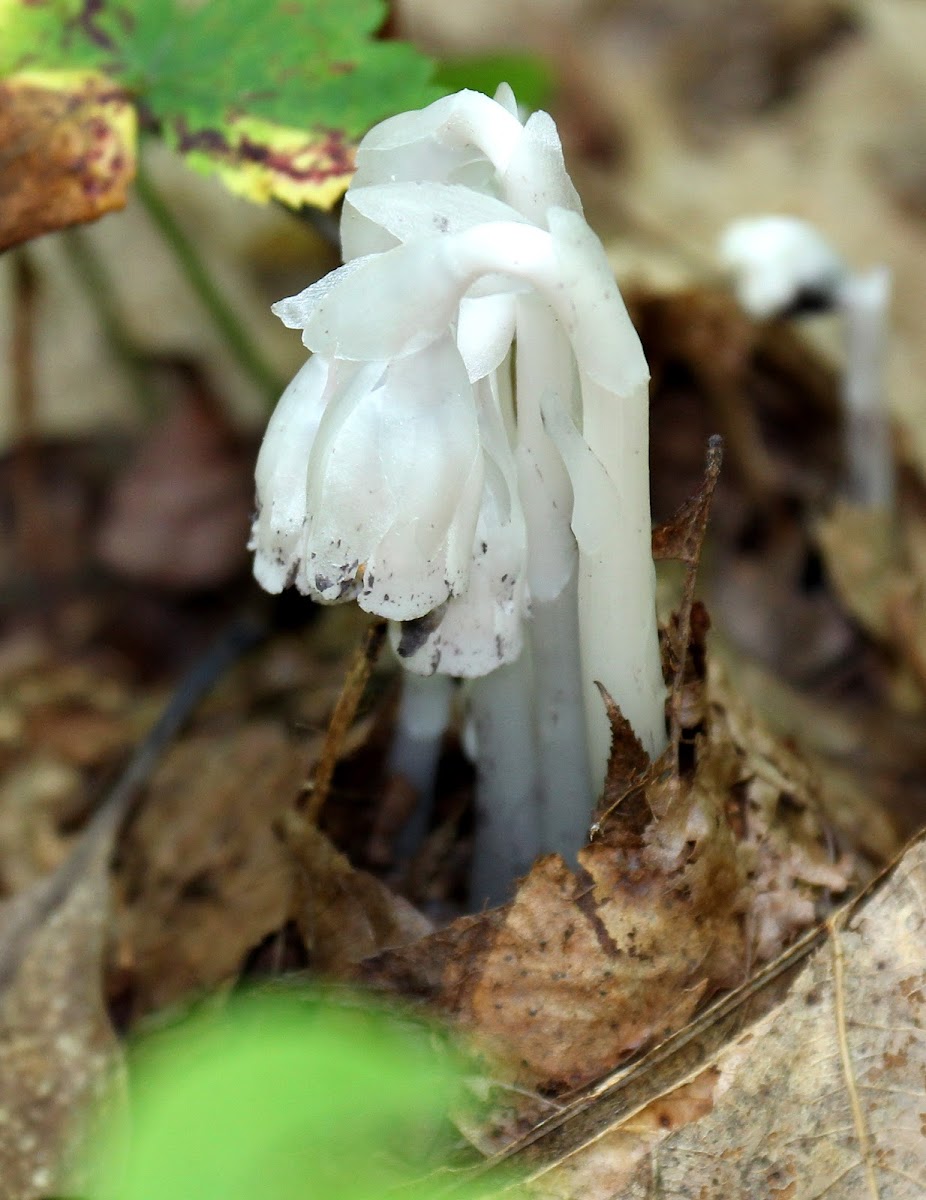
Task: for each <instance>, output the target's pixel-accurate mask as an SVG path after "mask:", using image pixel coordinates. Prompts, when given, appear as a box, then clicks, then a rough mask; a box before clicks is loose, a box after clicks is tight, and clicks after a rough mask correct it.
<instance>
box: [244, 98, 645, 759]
mask: <svg viewBox="0 0 926 1200" xmlns="http://www.w3.org/2000/svg"><path fill="white" fill-rule="evenodd" d="M341 235H342V244H343V254H344V259H345V265H344V266H343V267H341V268H339V269H338V270H336V271H334V272H332V273H331V274H330V275H328V276H327V277H326V278H324V279H322V280H321V281H320V282H318V283H316V284H313V285H312V286H311V287H309V288H307V289H306V290H305V291H303V292H301V293H300V294H299V295H298V296H293V297H291V298H289V299H287V300H282V301H280V302H279V303H278V304H276V305H275V306H274V312H275V313H276V314H277V315H278V316H279V317H280V318H281V319H282V320H283V321H284V323H285V324H287V325H288V326H290V327H292V328H299V329H302V330H303V341H304V342H305V345H306V346H307V347H308V348H309V349H310V350H311V351H313V355H312V357H311V358H310V359H309V361H308V362H307V363H306V365H305V366H304V367H303V369H302V370H301V371H300V372H299V374H298V375H297V376H296V377H295V379H294V380H293V381H292V383H291V384H290V386H289V388H288V389H287V391H286V392H285V394H284V395H283V397H282V399H281V400H280V403H279V406H278V407H277V410H276V412H275V413H274V415H273V418H272V419H271V422H270V425H269V427H268V429H267V433H266V437H265V440H264V444H263V447H262V450H261V453H260V458H259V460H258V465H257V496H258V515H257V518H256V520H255V524H254V530H253V536H252V548H253V549H254V550H255V551H256V558H255V567H254V569H255V574H256V576H257V578H258V580H259V582H260V583H261V584H262V585H263V586H264V587H265V588H266V589H267V590H269V591H272V592H278V591H280V590H281V589H282V588H284V587H285V586H287V585H290V584H295V586H296V587H297V588H299V590H300V591H301V592H303V593H305V594H306V595H309V596H312V597H313V598H314V599H316V600H320V601H323V602H334V601H338V600H347V599H355V600H356V601H357V602H358V603H359V605H360V606H361V607H362V608H364V609H366V610H368V611H369V612H372V613H377V614H379V615H381V616H384V617H388V618H389V619H390V620H392V621H393V622H395V623H397V624H396V625H394V627H393V641H394V644H395V646H396V649H397V651H398V653H399V655H400V657H401V658H402V659H403V661H404V663H405V665H406V666H407V667H408V668H410V669H411V670H413V671H416V672H418V673H420V674H429V673H431V672H433V671H435V670H437V671H440V672H441V673H445V674H449V675H456V676H469V677H475V676H482V675H485V674H487V673H488V672H489V671H491V670H493V669H494V668H496V667H498V666H499V665H501V664H504V663H508V662H513V661H514V660H516V659H517V658H518V657H519V655H520V653H521V649H522V643H523V640H524V619H525V617H526V616H528V615H529V612H530V608H531V605H533V604H537V603H543V602H548V601H550V600H552V599H553V598H554V597H556V596H557V595H558V594H559V593H560V592H561V591H562V589H563V588H564V586H565V585H566V583H567V581H568V580H569V579H570V577H572V578H573V580H574V579H575V572H576V562H577V555H578V554H579V552H581V555H582V556H584V558H585V559H586V560H587V561H588V562H589V563H593V562H597V561H600V560H603V559H605V558H607V559H608V560H609V567H608V570H609V571H610V572H611V577H612V579H613V578H614V577H615V573H616V577H618V578H620V577H621V576H622V575H623V574H626V573H627V572H628V571H637V572H640V571H642V575H643V586H642V600H640V601H639V602H636V601H634V602H632V603H631V608H632V609H634V611H629V610H628V609H627V607H626V603H629V602H626V603H622V596H621V594H620V592H621V589H620V587H618V589H617V591H615V590H614V589H613V588H611V589H610V591H608V589H604V590H605V591H606V592H607V598H606V599H604V600H602V601H594V603H598V604H599V607H601V605H602V604H603V605H604V608H605V609H608V608H609V607H610V612H609V613H607V618H608V619H610V621H611V622H613V623H614V624H615V625H620V626H623V625H624V624H625V623H626V624H627V625H628V626H629V627H631V628H632V630H633V633H632V635H631V636H636V637H639V638H641V639H644V640H647V639H648V642H649V644H650V646H651V649H650V650H648V651H647V652H646V654H645V655H644V658H645V659H646V665H645V667H644V668H642V669H640V670H637V668H631V672H632V673H633V671H636V674H637V675H638V676H642V675H643V674H646V675H648V676H649V677H650V678H648V679H647V680H646V681H644V682H641V680H640V679H639V678H638V679H637V686H638V687H642V688H643V689H644V690H646V689H647V688H648V689H649V691H650V692H651V693H653V691H654V689H655V693H654V694H659V693H660V689H661V686H662V683H661V677H659V666H658V653H657V652H656V651H655V649H654V648H655V644H656V641H655V615H654V612H653V604H652V563H651V559H650V556H649V537H650V529H649V500H648V472H647V462H646V457H647V419H648V416H647V404H646V386H647V378H648V372H647V367H646V362H645V359H644V357H643V353H642V350H641V348H640V344H639V340H638V338H637V335H636V333H635V331H634V330H633V327H632V325H631V323H630V320H629V317H628V315H627V311H626V309H625V307H624V303H623V300H622V299H621V296H620V293H619V291H618V289H617V286H616V284H615V282H614V278H613V275H612V272H611V270H610V268H609V265H608V262H607V259H606V256H605V254H604V251H603V249H602V246H601V243H600V242H599V241H598V239H597V237H596V236H595V235H594V234H593V233H592V231H591V230H590V229H589V227H588V225H587V224H586V222H585V220H584V218H583V216H582V209H581V204H580V202H579V199H578V196H577V194H576V192H575V189H574V188H573V186H572V183H571V181H570V179H569V177H568V175H567V173H566V171H565V167H564V164H563V155H562V150H561V147H560V142H559V138H558V135H557V132H556V128H555V126H554V124H553V121H552V119H551V118H550V117H549V116H548V115H547V114H546V113H542V112H538V113H534V114H533V115H532V116H531V117H530V118H529V119H528V120H527V121H526V122H525V123H522V122H521V120H520V119H519V117H518V113H517V107H516V104H515V102H514V97H513V95H512V94H511V91H510V89H508V88H507V87H505V86H503V87H502V88H501V89H500V90H499V93H498V94H497V95H496V97H495V99H494V100H493V99H490V98H489V97H487V96H483V95H480V94H478V93H475V92H469V91H464V92H460V93H458V94H456V95H453V96H448V97H446V98H444V99H442V100H438V101H437V102H436V103H434V104H432V105H430V106H429V107H427V108H425V109H423V110H421V111H419V112H411V113H404V114H402V115H400V116H397V117H394V118H392V119H390V120H387V121H384V122H383V123H382V124H380V125H378V126H377V127H376V128H375V129H373V130H372V131H371V132H370V133H369V134H368V135H367V136H366V137H365V138H364V140H363V142H362V143H361V145H360V147H359V150H358V154H357V173H356V176H355V178H354V180H353V183H352V184H351V187H350V189H349V191H348V192H347V195H346V198H345V204H344V210H343V217H342V226H341ZM615 527H622V528H624V530H625V533H624V534H622V535H621V539H622V540H621V545H623V546H624V547H625V548H624V549H623V550H620V549H619V550H618V551H616V552H615V544H616V543H615V535H614V533H613V531H614V529H615ZM626 531H629V532H626ZM627 546H629V547H630V548H629V549H627ZM615 553H616V556H617V560H618V561H615ZM579 573H580V583H579V590H580V593H581V591H582V586H583V585H582V582H581V576H582V571H581V569H580V572H579ZM599 590H601V589H599ZM591 591H592V592H594V591H595V587H594V586H591ZM603 594H604V593H603ZM594 603H593V606H594ZM615 605H616V606H617V611H614V606H615ZM580 606H581V600H580ZM636 610H639V611H636ZM603 616H605V613H604V610H603V611H602V614H600V615H599V617H597V618H595V619H602V617H603ZM602 636H604V630H602ZM654 663H655V668H654V667H653V664H654ZM598 677H599V678H604V679H605V682H606V683H607V682H608V681H607V677H606V672H603V673H602V674H599V676H598ZM608 686H609V687H612V688H613V685H612V684H610V683H608ZM619 690H620V689H618V691H619ZM596 702H597V697H596ZM621 702H622V703H624V701H623V700H622V701H621ZM632 708H633V706H632V704H631V711H629V712H628V710H627V708H626V707H625V712H628V716H629V717H630V719H631V721H632V722H634V723H635V725H636V724H637V722H635V721H634V713H633V711H632ZM657 709H658V711H659V713H660V714H661V708H660V707H658V705H657ZM659 736H660V735H659V734H656V735H654V736H653V737H651V738H648V739H645V740H649V741H650V742H651V743H652V742H653V741H654V740H655V741H658V738H659Z"/></svg>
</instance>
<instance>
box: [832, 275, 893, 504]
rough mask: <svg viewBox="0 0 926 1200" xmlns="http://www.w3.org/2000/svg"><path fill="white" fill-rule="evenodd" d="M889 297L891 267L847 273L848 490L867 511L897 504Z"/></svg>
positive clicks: (843, 306) (843, 301) (842, 292)
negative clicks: (887, 367) (887, 372)
mask: <svg viewBox="0 0 926 1200" xmlns="http://www.w3.org/2000/svg"><path fill="white" fill-rule="evenodd" d="M890 295H891V276H890V272H889V271H888V269H887V268H886V267H876V268H875V269H874V270H871V271H867V272H865V273H864V274H860V275H848V276H847V277H846V278H845V280H844V281H843V283H842V286H841V287H840V289H839V292H838V297H839V306H840V310H841V312H842V316H843V321H844V323H845V341H846V366H845V371H844V374H843V382H842V391H843V414H844V420H845V443H846V473H847V478H846V482H845V488H846V491H847V493H848V496H849V499H850V500H852V501H853V502H854V503H856V504H861V505H864V506H865V507H867V508H883V509H891V508H892V507H893V504H894V490H895V478H894V456H893V453H892V449H891V426H890V416H889V413H888V409H887V404H886V403H885V397H884V380H883V376H884V358H885V351H886V347H887V337H888V309H889V305H890Z"/></svg>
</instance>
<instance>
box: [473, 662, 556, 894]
mask: <svg viewBox="0 0 926 1200" xmlns="http://www.w3.org/2000/svg"><path fill="white" fill-rule="evenodd" d="M469 705H470V719H471V721H472V724H473V730H474V733H475V738H476V751H477V754H476V831H475V837H474V845H473V867H472V875H471V877H470V902H471V905H472V907H473V909H480V908H482V907H484V906H490V907H491V906H494V905H497V904H504V903H505V901H507V900H510V899H511V895H512V892H513V883H514V880H515V879H517V878H518V877H519V876H522V875H526V874H527V872H528V871H529V870H530V868H531V864H532V863H533V861H534V859H535V858H536V857H537V854H538V853H539V846H540V837H539V819H538V812H537V770H538V756H537V746H536V740H535V737H534V724H533V713H532V708H531V664H530V661H529V655H528V654H527V653H526V652H525V653H522V654H521V657H520V658H519V659H518V660H517V662H513V663H510V664H509V665H508V666H505V667H499V668H498V670H496V671H492V672H490V673H489V674H488V675H483V676H482V678H480V679H474V680H473V681H472V682H471V683H470V684H469Z"/></svg>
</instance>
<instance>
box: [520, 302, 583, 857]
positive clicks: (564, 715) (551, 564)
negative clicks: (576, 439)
mask: <svg viewBox="0 0 926 1200" xmlns="http://www.w3.org/2000/svg"><path fill="white" fill-rule="evenodd" d="M517 335H518V342H517V411H518V439H519V444H518V447H517V454H518V467H519V480H520V492H521V499H522V504H523V508H524V517H525V522H526V526H527V543H528V546H529V548H530V551H529V558H528V579H529V586H530V594H531V620H530V622H529V625H528V631H529V638H530V645H531V654H532V660H533V669H534V686H533V703H534V721H535V727H536V730H537V750H538V764H539V768H540V775H539V783H540V796H539V800H540V842H541V849H542V851H543V852H545V853H550V852H554V851H555V852H556V853H559V854H562V855H563V856H564V858H566V859H567V860H569V861H570V863H572V864H573V865H574V864H575V861H576V854H577V852H578V850H579V848H580V847H581V846H582V845H584V843H585V842H586V840H587V838H588V831H589V825H590V824H591V814H592V809H593V807H594V794H593V791H592V784H591V777H590V774H589V764H588V752H587V746H586V740H587V739H586V728H585V712H584V708H583V703H582V675H581V668H580V654H579V620H578V609H577V573H576V564H577V557H578V555H577V550H576V541H575V536H574V534H573V532H572V529H571V527H570V520H571V517H572V509H573V491H572V484H571V483H570V481H569V476H568V474H567V472H566V468H565V465H564V463H563V461H562V459H561V458H560V455H559V451H558V450H557V448H556V446H555V445H554V444H553V442H552V441H551V439H550V438H549V436H548V435H547V433H546V431H545V430H544V428H543V422H542V417H541V404H540V399H541V395H543V394H548V395H551V396H554V397H556V401H557V402H558V403H559V404H560V405H564V404H566V403H567V402H568V398H569V397H570V395H571V393H572V391H573V388H572V383H573V379H572V376H573V367H572V358H571V355H570V353H569V345H568V343H567V341H566V339H565V337H564V336H563V333H562V331H561V329H560V328H559V326H558V325H557V323H556V321H555V319H554V317H553V313H552V311H551V310H550V308H549V306H548V305H547V304H546V303H544V302H543V301H541V300H539V299H538V298H537V297H535V296H530V297H525V298H522V299H520V300H519V302H518V323H517Z"/></svg>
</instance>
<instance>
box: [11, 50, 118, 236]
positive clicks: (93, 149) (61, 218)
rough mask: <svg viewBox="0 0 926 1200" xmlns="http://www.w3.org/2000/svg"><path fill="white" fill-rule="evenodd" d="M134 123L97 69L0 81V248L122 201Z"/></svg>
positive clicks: (92, 217)
mask: <svg viewBox="0 0 926 1200" xmlns="http://www.w3.org/2000/svg"><path fill="white" fill-rule="evenodd" d="M0 36H2V35H0ZM135 125H136V118H135V109H134V107H133V105H132V104H131V103H130V102H129V100H128V99H127V97H126V95H125V93H124V92H122V91H121V90H120V89H119V88H118V87H116V86H114V85H113V84H112V83H111V82H110V81H109V80H107V79H105V78H103V77H102V76H101V75H96V74H94V73H92V72H76V71H68V72H65V71H60V72H43V73H30V74H21V75H14V76H11V77H9V78H7V79H4V80H0V250H5V249H7V248H8V247H10V246H15V245H17V244H18V243H19V242H25V241H27V240H28V239H29V238H34V237H38V236H39V235H40V234H43V233H48V232H50V231H51V230H54V229H63V228H64V227H65V226H67V225H74V224H77V223H78V222H81V221H93V220H95V219H96V218H97V217H101V216H102V215H103V214H104V213H107V212H111V211H112V210H113V209H118V208H123V207H124V206H125V202H126V192H127V189H128V186H129V184H130V183H131V182H132V178H133V176H134V174H135Z"/></svg>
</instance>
